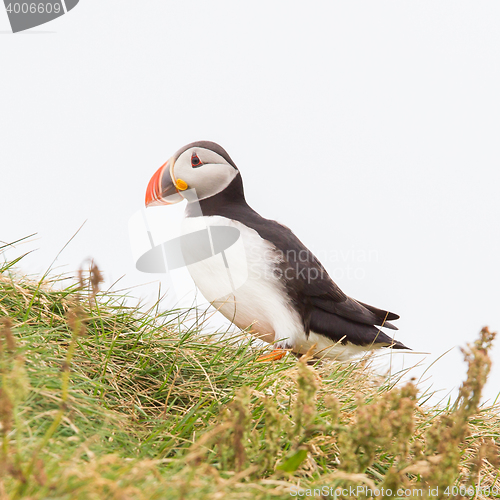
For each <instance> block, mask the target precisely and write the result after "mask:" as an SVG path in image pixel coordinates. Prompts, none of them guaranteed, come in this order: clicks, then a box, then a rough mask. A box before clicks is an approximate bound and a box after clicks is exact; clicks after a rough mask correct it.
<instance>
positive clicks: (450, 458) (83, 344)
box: [0, 265, 500, 500]
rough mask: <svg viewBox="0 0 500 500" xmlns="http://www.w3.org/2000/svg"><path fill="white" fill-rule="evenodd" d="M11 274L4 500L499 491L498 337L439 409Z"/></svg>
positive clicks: (361, 380) (349, 371) (346, 373)
mask: <svg viewBox="0 0 500 500" xmlns="http://www.w3.org/2000/svg"><path fill="white" fill-rule="evenodd" d="M9 267H10V265H4V267H3V268H2V267H1V266H0V321H1V322H2V323H1V325H2V326H0V331H1V333H0V346H1V347H0V370H1V374H0V375H1V386H0V387H1V389H0V439H1V440H2V451H1V452H0V500H3V499H4V498H24V497H29V498H31V499H42V498H43V499H45V498H50V499H94V498H95V499H105V498H116V499H136V498H137V499H139V498H148V499H149V498H152V499H153V498H158V499H160V498H161V499H163V498H183V499H190V498H193V499H195V498H196V499H199V498H228V499H231V498H238V499H239V498H277V497H278V498H290V488H295V487H296V486H297V485H300V487H303V488H310V487H316V488H321V487H323V486H328V487H333V488H335V487H337V486H344V487H345V486H349V485H350V486H366V487H370V486H371V487H372V488H374V487H375V486H377V487H378V488H382V487H384V489H387V488H391V489H392V490H393V492H394V493H395V492H396V490H397V488H398V487H403V488H422V494H420V492H416V493H415V495H414V497H415V498H425V497H429V498H436V496H435V495H429V494H428V491H429V490H428V488H429V486H431V487H433V488H435V487H437V486H439V487H440V490H439V496H438V497H441V498H447V497H451V496H453V495H451V494H450V495H446V494H445V487H446V486H453V485H460V484H462V485H478V484H479V485H481V487H485V486H492V485H493V484H496V486H497V487H498V489H499V490H500V478H499V475H498V454H499V451H498V446H499V444H500V416H499V413H498V409H495V408H478V402H479V395H480V390H481V387H482V385H483V384H484V382H485V379H486V376H487V372H488V366H489V365H488V363H489V360H488V357H487V348H488V345H489V344H490V342H491V340H492V339H491V337H492V336H491V335H489V334H488V333H487V332H486V331H483V333H482V337H481V338H480V340H478V341H477V343H476V345H475V346H473V348H472V350H471V351H469V354H468V355H467V356H468V358H467V359H468V361H469V379H468V381H467V382H466V383H465V384H464V387H463V389H462V392H461V396H462V397H461V398H460V399H459V401H458V402H457V403H456V404H455V405H454V406H453V405H450V406H449V407H448V408H445V409H443V408H424V407H422V406H420V405H419V397H418V395H417V390H416V388H415V387H414V386H412V385H411V384H410V385H406V386H404V387H394V381H392V382H388V381H383V380H380V379H379V378H377V377H374V375H373V374H371V373H370V370H369V368H368V367H367V365H366V363H358V364H332V363H323V364H322V363H317V364H316V365H314V366H311V365H308V364H307V363H305V362H304V361H302V362H298V361H296V360H295V358H293V357H286V358H285V359H283V360H281V361H279V362H276V363H256V362H255V359H256V357H257V356H258V355H259V354H260V353H259V350H258V349H257V348H255V347H253V346H252V343H251V341H250V340H245V339H246V337H244V336H242V337H240V338H234V337H233V338H223V339H220V338H211V337H208V336H205V335H200V334H199V332H198V331H196V330H193V329H191V330H189V329H187V328H186V327H185V325H186V324H187V322H186V321H185V319H186V315H187V314H188V312H182V311H168V312H165V313H158V311H156V310H151V311H148V312H141V311H140V310H137V309H131V308H127V307H125V306H124V305H123V302H124V299H123V297H113V296H111V295H109V294H98V295H97V297H96V298H95V300H94V299H93V298H92V293H90V292H87V293H83V292H81V291H78V288H77V286H76V285H73V286H70V287H69V288H66V289H65V290H62V291H61V290H57V289H55V288H53V287H51V286H50V283H47V282H38V283H37V282H33V281H29V280H25V279H23V278H20V277H16V276H15V275H12V274H10V269H9ZM374 379H375V383H374ZM450 493H451V492H450ZM368 496H370V495H368ZM394 496H395V497H396V495H394ZM482 496H484V495H479V496H478V498H481V497H482ZM340 497H341V498H349V495H340ZM364 497H365V496H364V495H363V494H359V495H356V498H364Z"/></svg>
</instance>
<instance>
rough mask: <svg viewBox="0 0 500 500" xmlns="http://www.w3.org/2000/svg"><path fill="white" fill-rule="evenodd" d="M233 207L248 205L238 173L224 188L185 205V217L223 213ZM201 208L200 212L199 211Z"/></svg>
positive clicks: (228, 211)
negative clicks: (212, 194)
mask: <svg viewBox="0 0 500 500" xmlns="http://www.w3.org/2000/svg"><path fill="white" fill-rule="evenodd" d="M235 207H239V208H243V207H248V208H250V207H249V206H248V204H247V202H246V200H245V194H244V192H243V181H242V179H241V175H240V174H239V173H238V175H237V176H236V177H235V178H234V179H233V180H232V181H231V183H230V184H229V186H227V188H226V189H224V190H223V191H221V192H220V193H217V194H216V195H214V196H210V197H209V198H205V199H203V200H199V201H198V200H197V201H195V202H190V203H188V204H187V207H186V217H199V216H200V215H204V216H210V215H225V214H226V213H230V212H231V209H233V210H234V208H235ZM200 208H201V213H200Z"/></svg>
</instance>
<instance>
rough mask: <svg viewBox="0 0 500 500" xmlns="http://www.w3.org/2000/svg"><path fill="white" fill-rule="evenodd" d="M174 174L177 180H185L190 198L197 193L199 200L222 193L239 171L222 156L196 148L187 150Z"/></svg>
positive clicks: (176, 166) (178, 160)
mask: <svg viewBox="0 0 500 500" xmlns="http://www.w3.org/2000/svg"><path fill="white" fill-rule="evenodd" d="M198 160H199V162H198ZM173 173H174V176H175V179H176V180H183V181H184V182H185V183H186V184H187V187H188V190H190V192H189V197H191V196H193V193H194V192H195V193H196V197H197V198H198V199H199V200H203V199H205V198H209V197H211V196H214V195H216V194H217V193H220V192H221V191H223V190H224V189H226V188H227V186H229V184H231V181H232V180H233V179H234V178H235V177H236V175H238V171H237V170H236V169H235V168H234V167H233V166H232V165H230V164H229V163H228V162H227V161H226V160H225V159H224V158H223V157H222V156H220V155H218V154H217V153H215V152H214V151H211V150H209V149H205V148H200V147H196V146H195V147H192V148H190V149H187V150H186V151H184V152H183V153H182V154H181V155H180V156H179V157H178V158H177V160H176V161H175V165H174V172H173ZM181 194H184V193H182V192H181ZM185 197H186V198H188V196H185ZM188 201H192V200H191V199H189V200H188Z"/></svg>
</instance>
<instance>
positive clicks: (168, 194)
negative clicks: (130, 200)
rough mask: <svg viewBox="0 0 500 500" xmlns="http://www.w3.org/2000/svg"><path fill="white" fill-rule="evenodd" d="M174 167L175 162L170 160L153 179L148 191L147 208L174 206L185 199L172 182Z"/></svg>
mask: <svg viewBox="0 0 500 500" xmlns="http://www.w3.org/2000/svg"><path fill="white" fill-rule="evenodd" d="M173 165H174V162H173V160H172V159H170V160H168V161H167V162H166V163H164V164H163V165H162V166H161V167H160V168H159V169H158V170H157V171H156V172H155V173H154V175H153V177H151V180H150V181H149V183H148V187H147V189H146V207H154V206H158V205H173V204H174V203H179V202H180V201H182V200H183V199H184V198H183V197H182V196H181V195H180V194H179V190H178V189H177V188H176V186H175V185H174V182H173V180H172V170H173Z"/></svg>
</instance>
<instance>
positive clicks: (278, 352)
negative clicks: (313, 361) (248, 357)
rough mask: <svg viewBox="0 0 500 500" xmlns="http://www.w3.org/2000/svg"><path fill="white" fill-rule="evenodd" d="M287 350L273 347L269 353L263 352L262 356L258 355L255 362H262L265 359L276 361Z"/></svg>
mask: <svg viewBox="0 0 500 500" xmlns="http://www.w3.org/2000/svg"><path fill="white" fill-rule="evenodd" d="M287 352H288V351H285V350H284V349H274V351H272V352H270V353H269V354H264V355H263V356H259V357H258V358H257V363H263V362H265V361H278V359H281V358H282V357H283V356H284V355H285V354H286V353H287Z"/></svg>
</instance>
